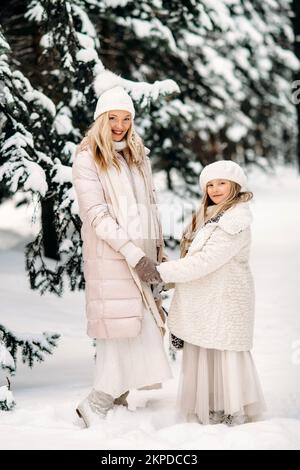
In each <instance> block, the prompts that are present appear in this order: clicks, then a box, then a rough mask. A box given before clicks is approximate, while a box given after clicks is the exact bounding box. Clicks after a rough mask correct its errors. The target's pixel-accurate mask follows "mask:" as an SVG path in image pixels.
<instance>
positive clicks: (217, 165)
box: [199, 160, 247, 193]
mask: <svg viewBox="0 0 300 470" xmlns="http://www.w3.org/2000/svg"><path fill="white" fill-rule="evenodd" d="M215 179H225V180H230V181H234V182H235V183H238V184H239V185H240V186H241V188H242V189H241V190H242V191H246V190H247V177H246V175H245V173H244V170H243V169H242V167H240V165H238V164H237V163H235V162H232V161H231V160H219V161H217V162H214V163H211V164H210V165H206V166H205V167H204V168H203V170H202V172H201V174H200V178H199V181H200V187H201V190H202V193H204V192H205V190H206V185H207V183H208V182H209V181H211V180H215Z"/></svg>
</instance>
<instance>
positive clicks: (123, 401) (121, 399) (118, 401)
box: [114, 391, 129, 406]
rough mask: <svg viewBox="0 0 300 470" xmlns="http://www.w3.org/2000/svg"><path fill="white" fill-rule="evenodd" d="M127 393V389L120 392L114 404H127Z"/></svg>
mask: <svg viewBox="0 0 300 470" xmlns="http://www.w3.org/2000/svg"><path fill="white" fill-rule="evenodd" d="M128 395H129V391H127V392H125V393H122V395H120V396H119V397H118V398H115V400H114V404H115V405H122V406H128V401H127V400H126V398H127V397H128Z"/></svg>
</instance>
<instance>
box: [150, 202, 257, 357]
mask: <svg viewBox="0 0 300 470" xmlns="http://www.w3.org/2000/svg"><path fill="white" fill-rule="evenodd" d="M251 221H252V215H251V212H250V208H249V203H245V202H244V203H239V204H238V205H236V206H234V207H232V208H231V209H229V210H227V211H226V212H225V214H224V215H223V216H222V217H221V218H220V219H219V220H218V221H217V222H212V223H209V224H207V225H205V226H204V227H202V228H201V229H200V230H199V231H198V233H197V234H196V236H195V238H194V240H193V242H192V244H191V245H190V248H189V251H188V253H187V255H186V256H185V258H182V259H179V260H176V261H168V262H165V263H162V264H160V265H159V266H158V270H159V272H160V275H161V277H162V279H163V281H164V282H166V283H171V282H174V283H175V292H174V296H173V299H172V302H171V306H170V311H169V316H168V325H169V328H170V330H171V332H172V333H173V334H174V335H176V336H177V337H179V338H182V339H183V340H185V341H187V342H189V343H192V344H195V345H198V346H202V347H205V348H213V349H219V350H232V351H247V350H250V349H251V348H252V337H253V323H254V283H253V278H252V274H251V271H250V267H249V263H248V262H249V249H250V242H251V231H250V225H251Z"/></svg>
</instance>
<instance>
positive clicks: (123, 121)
mask: <svg viewBox="0 0 300 470" xmlns="http://www.w3.org/2000/svg"><path fill="white" fill-rule="evenodd" d="M108 119H109V123H110V128H111V135H112V139H113V140H114V141H116V142H120V140H122V139H124V137H125V135H126V132H127V131H128V129H129V127H130V126H131V113H129V112H128V111H121V110H115V111H109V113H108Z"/></svg>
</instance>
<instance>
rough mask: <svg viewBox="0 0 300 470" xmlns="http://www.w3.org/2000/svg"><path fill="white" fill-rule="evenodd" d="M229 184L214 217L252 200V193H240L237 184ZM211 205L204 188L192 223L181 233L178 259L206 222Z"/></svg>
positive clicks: (182, 255)
mask: <svg viewBox="0 0 300 470" xmlns="http://www.w3.org/2000/svg"><path fill="white" fill-rule="evenodd" d="M230 183H231V186H230V192H229V194H228V197H227V198H226V199H225V201H223V202H222V203H220V204H218V208H217V209H216V211H215V213H214V217H215V216H217V215H218V214H220V213H221V212H225V211H227V210H228V209H230V208H231V207H233V206H234V205H236V204H239V203H241V202H247V201H250V199H252V198H253V193H252V192H251V191H241V186H240V185H239V184H238V183H235V182H234V181H230ZM213 205H216V204H214V202H213V201H212V200H211V199H210V197H209V195H208V193H207V188H206V189H205V193H204V195H203V197H202V201H201V204H200V206H199V208H198V209H197V211H196V212H195V213H194V214H193V216H192V221H191V222H190V223H189V224H188V225H187V227H186V228H185V230H184V232H183V236H182V239H181V242H180V257H181V258H183V257H184V256H185V255H186V253H187V250H188V248H189V245H190V244H191V242H192V241H193V239H194V237H195V235H196V233H197V232H198V230H199V228H200V226H201V224H202V223H204V222H205V221H206V220H205V218H206V211H207V208H208V207H209V206H213Z"/></svg>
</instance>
